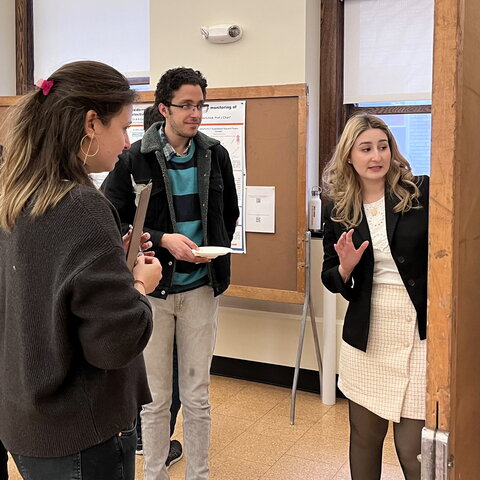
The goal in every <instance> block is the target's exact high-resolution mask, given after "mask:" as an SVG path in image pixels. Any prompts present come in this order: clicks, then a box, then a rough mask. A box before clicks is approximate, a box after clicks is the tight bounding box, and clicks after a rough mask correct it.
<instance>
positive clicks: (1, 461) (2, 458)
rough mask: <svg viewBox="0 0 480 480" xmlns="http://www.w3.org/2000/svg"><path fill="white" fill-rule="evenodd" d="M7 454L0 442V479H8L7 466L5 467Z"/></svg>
mask: <svg viewBox="0 0 480 480" xmlns="http://www.w3.org/2000/svg"><path fill="white" fill-rule="evenodd" d="M7 460H8V454H7V451H6V450H5V447H4V446H3V443H2V442H0V480H7V479H8V468H7Z"/></svg>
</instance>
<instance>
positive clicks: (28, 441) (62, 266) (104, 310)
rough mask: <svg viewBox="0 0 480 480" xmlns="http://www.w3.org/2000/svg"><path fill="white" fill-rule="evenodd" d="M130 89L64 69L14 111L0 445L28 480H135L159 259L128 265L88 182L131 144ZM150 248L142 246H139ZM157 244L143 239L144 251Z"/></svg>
mask: <svg viewBox="0 0 480 480" xmlns="http://www.w3.org/2000/svg"><path fill="white" fill-rule="evenodd" d="M134 99H135V92H134V91H133V90H131V89H130V86H129V84H128V81H127V80H126V78H125V77H124V76H123V75H121V74H120V73H119V72H117V71H116V70H115V69H113V68H111V67H109V66H108V65H105V64H102V63H98V62H89V61H83V62H74V63H70V64H67V65H64V66H63V67H61V68H59V69H58V70H57V71H56V72H54V73H53V74H52V75H51V76H50V77H49V78H48V79H47V80H41V81H39V82H38V83H37V88H36V90H34V91H32V92H31V93H29V94H27V95H25V96H24V97H23V98H22V100H21V101H20V103H19V104H18V105H16V106H15V107H14V108H13V116H12V119H11V123H10V124H9V129H8V130H7V132H6V133H7V135H6V138H7V142H6V144H5V149H4V152H3V160H2V163H1V167H0V338H1V339H2V340H1V342H0V441H1V442H2V443H3V444H4V445H5V447H6V448H7V449H8V450H9V451H10V452H11V454H12V456H13V458H14V460H15V463H16V464H17V467H18V469H19V471H20V474H21V475H22V476H23V478H25V479H31V480H52V479H55V480H67V479H68V480H69V479H78V480H93V479H95V480H107V479H108V480H115V479H129V480H133V478H134V475H135V461H134V459H135V444H136V435H135V417H136V412H137V408H138V406H139V405H142V404H144V403H148V402H149V401H150V392H149V389H148V384H147V379H146V374H145V366H144V361H143V356H142V351H143V349H144V348H145V346H146V344H147V342H148V339H149V337H150V335H151V331H152V311H151V307H150V304H149V302H148V300H147V298H146V296H145V294H146V293H149V292H151V291H153V290H154V288H155V287H156V285H157V284H158V282H159V280H160V277H161V266H160V264H159V262H158V260H156V259H155V258H154V257H149V256H145V255H140V256H139V257H138V261H137V264H136V266H135V267H134V269H133V274H132V272H130V271H129V269H128V268H127V265H126V262H125V245H126V244H128V240H129V237H128V236H127V237H126V238H125V239H124V242H123V243H122V237H121V234H120V222H119V219H118V215H117V213H116V211H115V209H114V207H113V206H112V205H111V204H110V202H109V201H108V200H107V199H106V198H105V197H104V196H103V194H102V193H100V192H99V191H97V190H96V188H95V187H94V185H93V184H92V182H91V180H90V178H89V174H90V173H95V172H102V171H108V170H112V169H113V167H114V165H115V163H116V162H117V160H118V155H119V154H120V153H121V152H122V151H123V150H124V149H126V148H128V147H129V146H130V142H129V140H128V136H127V133H126V132H127V127H128V126H129V125H130V122H131V113H132V103H133V101H134ZM144 241H146V238H144ZM149 244H151V242H147V245H145V246H147V247H148V246H151V245H149Z"/></svg>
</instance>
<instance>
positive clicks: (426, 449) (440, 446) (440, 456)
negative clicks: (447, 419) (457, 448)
mask: <svg viewBox="0 0 480 480" xmlns="http://www.w3.org/2000/svg"><path fill="white" fill-rule="evenodd" d="M448 437H449V432H444V431H442V430H436V429H432V428H427V427H424V428H423V430H422V453H421V454H420V455H419V461H420V462H421V463H422V480H448V475H449V471H450V469H452V468H453V465H454V458H453V455H451V454H450V452H449V448H448V447H449V445H448Z"/></svg>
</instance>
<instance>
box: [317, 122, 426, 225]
mask: <svg viewBox="0 0 480 480" xmlns="http://www.w3.org/2000/svg"><path fill="white" fill-rule="evenodd" d="M372 128H375V129H379V130H382V131H383V132H384V133H385V135H386V136H387V139H388V145H389V147H390V152H391V154H392V158H391V162H390V168H389V170H388V172H387V175H386V178H385V183H386V194H387V195H392V196H395V197H397V198H398V200H399V203H398V204H397V205H396V206H395V209H394V211H395V212H407V211H408V210H411V209H417V208H421V207H420V205H419V202H418V198H419V196H420V191H419V189H418V187H417V185H416V184H415V182H414V177H413V174H412V169H411V167H410V164H409V163H408V160H407V159H406V158H405V157H404V156H403V155H402V154H401V153H400V150H399V149H398V145H397V142H396V141H395V137H394V136H393V134H392V132H391V131H390V129H389V128H388V126H387V124H386V123H385V122H384V121H383V120H382V119H381V118H378V117H375V116H374V115H356V116H353V117H351V118H350V119H349V120H348V122H347V124H346V125H345V128H344V130H343V133H342V135H341V137H340V140H339V142H338V145H337V147H336V149H335V152H334V154H333V156H332V158H331V159H330V161H329V162H328V164H327V166H326V167H325V169H324V171H323V175H322V184H323V192H324V193H325V195H326V196H327V197H328V198H329V199H330V200H332V201H333V202H334V204H335V209H334V211H333V215H332V220H333V221H335V222H339V223H343V224H345V226H346V227H348V228H350V227H355V226H357V225H358V224H359V223H360V222H361V221H362V204H363V198H362V187H361V183H360V178H359V176H358V173H357V172H356V171H355V169H354V168H353V166H352V165H350V164H349V163H348V159H349V158H350V153H351V151H352V148H353V146H354V144H355V142H356V140H357V138H358V137H359V135H361V134H362V133H363V132H365V131H366V130H370V129H372Z"/></svg>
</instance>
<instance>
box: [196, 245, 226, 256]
mask: <svg viewBox="0 0 480 480" xmlns="http://www.w3.org/2000/svg"><path fill="white" fill-rule="evenodd" d="M231 251H232V249H231V248H227V247H199V248H198V250H193V249H192V252H193V254H194V255H195V256H196V257H204V258H217V257H219V256H220V255H226V254H227V253H231Z"/></svg>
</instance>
